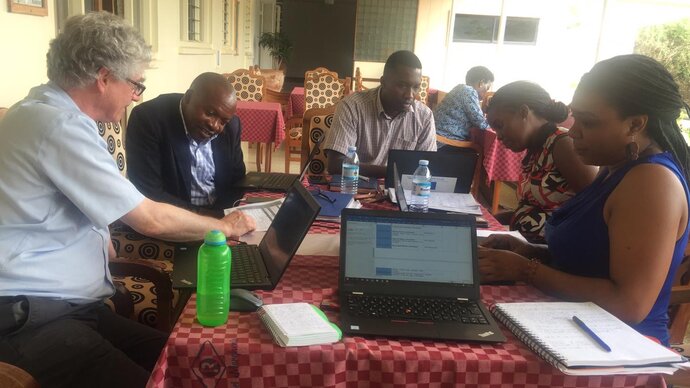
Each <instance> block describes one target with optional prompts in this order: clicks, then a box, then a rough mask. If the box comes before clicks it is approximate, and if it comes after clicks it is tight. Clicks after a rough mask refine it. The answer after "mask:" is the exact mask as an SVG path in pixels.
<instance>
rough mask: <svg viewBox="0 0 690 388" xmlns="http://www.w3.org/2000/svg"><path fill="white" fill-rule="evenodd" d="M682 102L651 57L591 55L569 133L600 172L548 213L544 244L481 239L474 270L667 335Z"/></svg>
mask: <svg viewBox="0 0 690 388" xmlns="http://www.w3.org/2000/svg"><path fill="white" fill-rule="evenodd" d="M684 107H687V106H686V105H685V103H684V102H683V99H682V97H681V95H680V93H679V90H678V85H677V84H676V83H675V81H674V80H673V77H672V76H671V74H670V73H669V72H668V71H667V70H666V69H665V68H664V67H663V66H662V65H661V64H659V63H658V62H657V61H655V60H654V59H651V58H649V57H646V56H642V55H634V54H633V55H622V56H618V57H614V58H611V59H608V60H605V61H602V62H599V63H597V64H596V65H595V66H594V67H593V68H592V70H591V71H590V72H589V73H587V74H585V75H584V76H583V77H582V79H581V80H580V84H579V85H578V87H577V90H576V91H575V95H574V96H573V101H572V103H571V105H570V108H571V110H572V113H573V117H574V118H575V124H574V125H573V127H572V128H571V130H570V132H569V136H570V137H571V138H572V139H573V145H574V147H575V150H576V152H577V153H578V155H579V157H580V158H581V159H582V160H583V161H584V162H585V163H586V164H591V165H598V166H601V168H600V172H599V175H598V176H597V178H596V180H595V181H594V182H593V183H592V184H591V185H590V186H588V187H587V188H585V189H584V190H582V191H581V192H579V193H578V194H577V195H576V196H575V197H573V198H572V199H571V200H569V201H568V202H566V203H565V204H564V205H563V206H562V207H561V208H560V209H559V210H557V211H556V212H554V213H553V215H552V217H551V219H550V220H549V222H548V224H547V226H546V228H547V230H546V241H547V244H548V246H540V245H533V244H527V243H523V242H520V241H518V240H517V239H515V238H509V237H505V236H494V237H492V238H490V239H489V240H487V242H486V243H485V246H486V247H487V248H482V249H480V251H479V258H480V263H479V270H480V273H481V275H482V280H483V281H505V280H517V281H526V282H528V283H531V284H533V285H534V286H535V287H537V288H539V289H540V290H542V291H544V292H546V293H548V294H551V295H554V296H557V297H559V298H562V299H564V300H571V301H593V302H595V303H597V304H598V305H600V306H601V307H603V308H605V309H606V310H608V311H609V312H611V313H612V314H614V315H616V316H617V317H618V318H620V319H621V320H623V321H625V322H627V323H629V324H631V325H632V326H633V327H635V328H636V329H637V330H638V331H639V332H641V333H642V334H645V335H649V336H653V337H656V338H658V339H659V340H660V341H661V342H662V343H663V344H665V345H668V329H667V325H668V315H667V308H668V302H669V295H670V289H671V285H672V281H673V278H674V275H675V272H676V269H677V268H678V265H679V264H680V262H681V259H682V257H683V252H684V250H685V246H686V244H687V242H688V207H689V204H688V198H689V193H688V185H687V182H688V172H689V171H690V168H689V166H690V154H689V152H688V146H687V144H686V143H685V140H684V139H683V137H682V135H681V132H680V128H679V127H678V124H677V123H676V120H677V118H678V117H679V115H680V110H681V109H682V108H684Z"/></svg>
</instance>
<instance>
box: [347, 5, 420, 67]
mask: <svg viewBox="0 0 690 388" xmlns="http://www.w3.org/2000/svg"><path fill="white" fill-rule="evenodd" d="M417 6H418V5H417V0H359V1H357V23H356V30H355V60H356V61H364V62H385V61H386V59H387V58H388V56H389V55H390V54H391V53H393V52H394V51H397V50H413V49H414V34H415V30H416V29H417Z"/></svg>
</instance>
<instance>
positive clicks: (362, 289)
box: [339, 209, 506, 342]
mask: <svg viewBox="0 0 690 388" xmlns="http://www.w3.org/2000/svg"><path fill="white" fill-rule="evenodd" d="M340 230H341V232H340V276H339V293H340V328H341V329H342V330H343V332H345V333H348V334H351V335H358V336H359V335H363V336H386V337H411V338H426V339H434V340H459V341H477V342H504V341H505V340H506V338H505V336H504V335H503V334H502V332H501V330H500V329H499V327H498V325H497V324H496V321H494V319H493V318H492V317H491V315H490V314H489V311H488V310H487V309H486V307H485V306H484V304H483V303H482V302H481V300H480V298H479V274H478V273H479V272H478V268H477V267H478V259H477V248H476V247H477V240H476V226H475V220H474V217H472V216H467V215H462V214H430V213H403V212H391V211H381V210H361V209H345V210H343V213H342V215H341V229H340Z"/></svg>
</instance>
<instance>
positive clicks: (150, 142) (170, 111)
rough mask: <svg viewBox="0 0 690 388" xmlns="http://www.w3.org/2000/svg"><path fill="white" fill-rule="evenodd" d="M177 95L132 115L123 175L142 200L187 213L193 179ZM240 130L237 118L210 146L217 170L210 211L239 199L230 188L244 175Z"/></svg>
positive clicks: (162, 98)
mask: <svg viewBox="0 0 690 388" xmlns="http://www.w3.org/2000/svg"><path fill="white" fill-rule="evenodd" d="M182 96H183V95H182V94H180V93H172V94H162V95H160V96H158V97H156V98H154V99H153V100H151V101H147V102H144V103H143V104H140V105H138V106H136V107H135V108H134V109H133V110H132V114H131V115H130V116H129V121H128V123H127V131H126V133H125V148H126V150H127V151H126V153H127V175H128V177H129V180H130V181H131V182H132V183H133V184H134V186H136V187H137V189H139V191H141V193H142V194H144V195H145V196H146V197H148V198H150V199H152V200H154V201H159V202H167V203H170V204H172V205H175V206H179V207H184V208H186V209H190V210H197V211H199V210H204V209H199V208H198V207H195V206H193V205H192V204H191V200H190V193H191V186H190V182H191V179H192V170H191V158H192V154H191V151H190V150H189V140H188V138H187V135H186V134H185V130H184V125H183V122H182V117H181V116H180V99H181V98H182ZM241 133H242V128H241V125H240V120H239V118H238V117H237V116H235V117H234V118H233V119H232V120H230V122H229V123H228V124H227V125H226V126H225V129H224V130H223V132H221V133H220V134H219V135H218V136H217V137H216V138H215V139H213V140H212V141H211V147H212V149H213V161H214V164H215V168H216V173H215V177H214V179H215V185H216V198H217V199H216V203H215V204H214V205H213V206H212V207H211V209H213V210H221V209H224V208H228V207H231V206H232V204H233V202H235V200H237V199H239V198H240V197H241V196H242V191H241V190H238V189H235V188H233V187H232V186H233V185H234V184H235V182H237V181H239V180H240V179H242V178H243V177H244V175H245V173H246V169H245V166H244V161H243V158H242V148H241V146H240V136H241Z"/></svg>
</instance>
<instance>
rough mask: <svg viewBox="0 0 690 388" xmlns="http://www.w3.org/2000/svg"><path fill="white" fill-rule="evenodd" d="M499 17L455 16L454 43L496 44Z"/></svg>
mask: <svg viewBox="0 0 690 388" xmlns="http://www.w3.org/2000/svg"><path fill="white" fill-rule="evenodd" d="M498 21H499V17H498V16H491V15H467V14H455V27H454V28H453V42H486V43H491V42H496V41H497V40H498Z"/></svg>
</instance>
